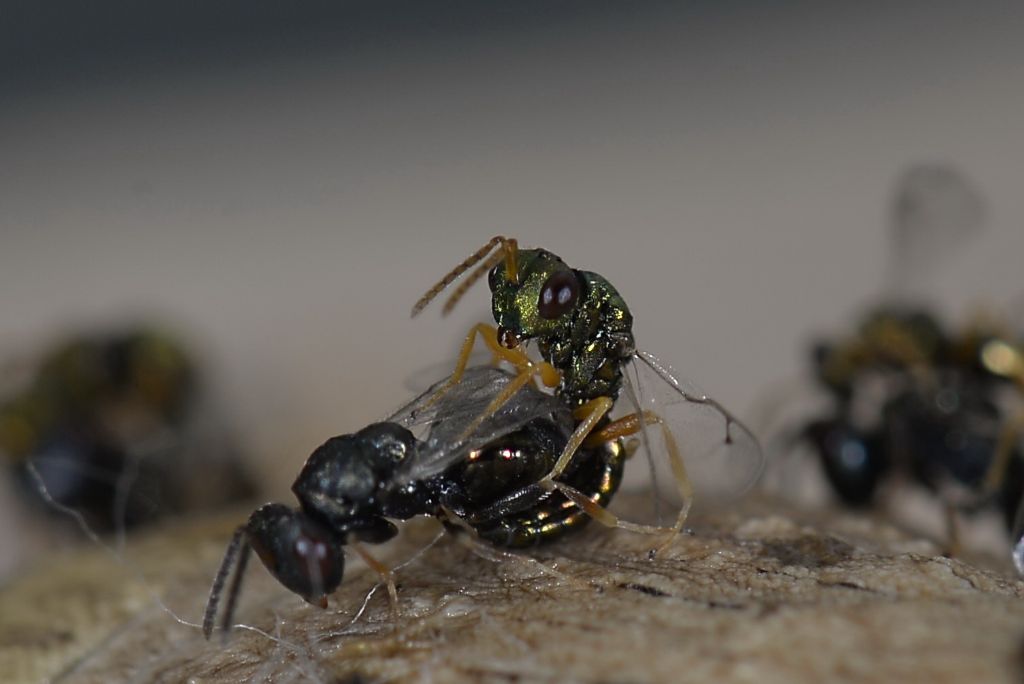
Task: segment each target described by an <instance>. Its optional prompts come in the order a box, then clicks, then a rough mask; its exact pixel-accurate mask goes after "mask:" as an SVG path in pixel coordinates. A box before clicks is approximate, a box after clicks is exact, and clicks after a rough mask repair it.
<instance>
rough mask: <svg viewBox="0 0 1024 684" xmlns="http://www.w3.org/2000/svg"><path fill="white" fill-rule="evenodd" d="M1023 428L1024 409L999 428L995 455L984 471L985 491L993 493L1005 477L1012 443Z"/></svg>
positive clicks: (1011, 451)
mask: <svg viewBox="0 0 1024 684" xmlns="http://www.w3.org/2000/svg"><path fill="white" fill-rule="evenodd" d="M1022 430H1024V410H1021V411H1018V412H1017V414H1016V415H1014V416H1013V418H1011V419H1010V420H1009V421H1007V422H1006V423H1005V424H1004V425H1003V427H1002V428H1001V429H1000V430H999V441H998V442H996V451H995V455H993V456H992V463H990V464H989V466H988V470H987V471H986V472H985V491H987V492H990V493H993V492H996V491H998V490H999V488H1000V487H1001V486H1002V484H1003V479H1004V478H1005V477H1006V468H1007V466H1008V465H1009V464H1010V454H1012V453H1013V444H1014V442H1015V441H1016V440H1017V438H1018V437H1019V436H1020V433H1021V431H1022Z"/></svg>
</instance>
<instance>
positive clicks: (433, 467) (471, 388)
mask: <svg viewBox="0 0 1024 684" xmlns="http://www.w3.org/2000/svg"><path fill="white" fill-rule="evenodd" d="M513 378H515V375H514V374H513V373H511V372H509V371H506V370H504V369H501V368H497V367H494V366H471V367H469V368H467V369H466V372H465V374H464V375H463V377H462V379H461V381H460V382H458V383H457V384H455V385H454V386H452V388H451V389H450V390H448V391H447V392H446V393H445V394H444V395H442V396H441V397H440V398H439V399H437V400H436V401H433V402H431V398H432V397H433V396H434V395H435V394H436V393H437V390H438V389H440V387H441V386H442V385H443V384H444V383H445V382H446V381H447V380H448V378H445V379H443V380H441V381H439V382H437V383H435V384H434V385H433V386H432V387H430V388H429V389H427V390H426V391H425V392H423V393H422V394H420V395H419V396H418V397H416V398H415V399H413V400H412V401H411V402H409V403H408V404H406V405H405V406H403V407H401V408H400V409H398V410H397V411H395V412H394V413H393V414H392V415H391V416H389V417H388V418H387V420H389V421H391V422H395V423H398V424H400V425H402V426H404V427H406V428H408V429H409V430H411V431H412V432H413V433H414V434H416V435H417V437H418V438H419V439H421V440H422V444H421V448H420V449H419V452H418V453H417V455H416V458H414V459H412V460H411V462H410V463H409V464H408V466H407V467H405V468H404V469H403V471H402V472H401V473H399V478H400V479H401V480H402V481H405V482H409V481H412V480H417V479H422V478H426V477H430V476H432V475H436V474H438V473H440V472H442V471H443V470H445V469H446V468H447V467H448V466H450V465H452V464H453V463H455V462H457V461H458V460H459V459H461V458H464V457H465V456H466V454H468V453H469V452H470V451H473V450H475V449H479V448H480V447H482V446H484V445H485V444H487V443H489V442H492V441H494V440H495V439H497V438H499V437H502V436H503V435H507V434H509V433H510V432H514V431H515V430H518V429H519V428H521V427H523V426H524V425H526V424H527V423H529V422H530V421H532V420H535V419H537V418H546V419H551V420H554V421H555V423H556V424H558V425H560V426H562V427H563V430H564V431H565V432H566V435H568V434H569V433H570V432H571V431H572V415H571V413H570V412H569V410H568V408H567V407H565V406H563V405H562V403H561V402H560V401H558V399H557V398H555V397H554V396H552V395H551V394H548V393H546V392H542V391H541V390H538V389H536V388H535V387H533V386H531V385H526V386H525V387H523V388H522V389H520V390H519V391H518V392H516V393H515V394H514V395H512V398H511V399H509V400H508V402H506V403H505V404H504V405H503V406H502V407H501V408H500V409H498V411H496V412H495V413H494V414H492V415H490V416H488V417H486V418H485V419H484V420H483V421H482V422H480V424H479V425H478V426H477V427H476V428H474V429H472V431H471V432H469V434H466V431H467V430H468V429H469V428H472V427H473V424H474V422H476V421H477V420H478V419H479V418H480V416H481V414H483V412H484V411H485V409H486V408H487V406H488V404H489V403H490V402H491V400H492V399H493V398H494V397H495V396H496V395H497V394H499V393H500V392H501V391H502V390H503V389H504V388H505V387H507V386H508V384H509V383H510V382H511V381H512V380H513Z"/></svg>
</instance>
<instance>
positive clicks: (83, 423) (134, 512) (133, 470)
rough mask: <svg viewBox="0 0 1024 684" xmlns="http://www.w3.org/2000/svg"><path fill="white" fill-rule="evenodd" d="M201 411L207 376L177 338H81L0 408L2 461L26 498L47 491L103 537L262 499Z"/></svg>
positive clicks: (47, 360)
mask: <svg viewBox="0 0 1024 684" xmlns="http://www.w3.org/2000/svg"><path fill="white" fill-rule="evenodd" d="M200 399H201V397H200V391H199V383H198V371H197V369H196V367H195V365H194V363H193V361H192V360H191V359H190V357H189V356H188V354H187V353H186V352H185V350H184V349H183V348H182V347H181V346H180V345H179V343H178V342H177V341H176V340H175V339H174V338H172V337H171V336H169V335H166V334H164V333H162V332H159V331H156V330H153V329H148V328H134V329H130V330H126V331H124V332H117V333H111V334H105V335H95V336H84V335H83V336H79V337H75V338H72V339H70V340H68V341H67V342H65V343H63V344H61V345H59V346H58V347H56V348H55V349H54V350H52V351H51V352H50V353H48V354H47V355H46V356H45V357H44V358H43V359H42V360H41V361H40V363H39V365H38V367H37V370H36V371H35V372H34V374H33V375H32V377H31V378H30V379H29V380H28V382H27V383H26V384H25V386H24V387H23V389H22V390H21V391H20V392H18V393H16V394H14V395H13V396H11V397H10V398H8V399H7V400H6V401H5V402H3V403H2V404H0V456H2V458H4V459H5V460H6V461H7V462H8V463H9V464H10V465H11V466H12V467H13V469H14V472H15V474H16V479H18V480H21V481H22V482H24V484H25V486H24V487H23V489H24V491H26V492H33V493H37V492H39V490H40V488H42V489H43V490H44V492H45V495H46V496H49V497H50V498H51V499H52V501H53V502H54V503H56V504H58V505H60V506H66V507H69V508H72V509H75V510H76V511H78V512H79V513H80V514H82V516H83V517H84V518H85V521H86V522H87V523H88V524H89V525H90V526H91V527H95V528H97V529H100V530H111V529H115V528H118V529H123V528H125V527H131V526H134V525H137V524H140V523H143V522H146V521H149V520H152V519H154V518H156V517H158V516H160V515H163V514H166V513H169V512H179V511H183V510H188V509H192V508H196V507H201V506H203V505H210V504H213V503H214V502H218V503H219V502H222V501H224V500H225V499H226V500H231V499H238V498H241V497H243V496H246V495H249V494H251V493H252V486H251V484H250V482H249V480H248V478H247V477H246V475H245V474H244V473H243V472H242V470H241V468H240V466H239V462H238V460H237V458H236V454H235V453H234V450H233V449H232V448H231V447H230V446H229V445H228V444H227V441H226V440H225V438H224V435H223V434H219V433H218V432H217V431H216V430H211V429H210V427H209V426H208V425H206V424H204V420H203V417H201V416H200V415H198V414H200V413H201V412H200V408H201V407H200ZM207 408H208V407H207ZM197 473H200V474H201V475H200V477H201V480H199V481H197V479H198V478H197V477H196V474H197ZM33 499H35V500H36V501H39V502H41V499H39V497H38V496H35V497H33Z"/></svg>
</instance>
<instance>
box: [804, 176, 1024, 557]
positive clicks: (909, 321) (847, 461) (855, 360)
mask: <svg viewBox="0 0 1024 684" xmlns="http://www.w3.org/2000/svg"><path fill="white" fill-rule="evenodd" d="M980 218H981V200H980V199H979V198H978V196H977V194H976V192H975V191H974V190H973V189H972V188H971V187H970V185H969V184H968V183H967V181H966V180H964V179H963V178H962V177H961V176H960V175H959V174H957V173H956V172H955V171H953V170H951V169H949V168H947V167H933V166H924V167H916V168H914V169H912V170H911V171H910V172H909V173H908V174H907V175H906V176H905V177H904V179H903V181H902V183H901V185H900V188H899V191H898V193H897V196H896V202H895V209H894V213H893V235H894V238H895V243H896V245H895V248H894V253H895V254H896V257H897V258H896V260H895V261H894V265H895V266H896V270H895V272H894V274H893V287H892V292H891V294H890V295H889V297H888V299H889V301H888V303H886V304H885V305H883V306H880V307H877V308H875V309H873V310H872V311H870V312H869V313H868V314H867V315H866V316H865V317H864V318H863V319H862V321H861V322H860V325H859V326H858V327H857V329H856V330H855V331H854V332H853V333H852V334H850V335H847V336H845V337H841V338H838V339H833V340H829V341H823V342H819V343H818V344H817V345H816V346H815V349H814V354H813V359H814V364H813V370H814V376H815V378H816V380H817V381H818V384H819V385H820V386H821V387H822V388H824V389H825V390H826V392H827V394H828V395H829V397H830V399H831V401H830V407H829V408H828V410H827V412H826V413H825V415H820V416H818V417H816V418H814V419H812V420H810V421H809V422H808V423H806V424H805V425H804V426H803V427H802V428H801V429H798V430H797V431H796V437H797V438H798V439H801V440H805V441H806V442H807V443H809V444H810V445H811V446H812V447H813V450H814V451H815V453H816V454H817V456H818V457H819V459H820V461H821V463H822V466H823V469H824V472H825V474H826V476H827V478H828V480H829V482H830V483H831V485H832V487H833V489H834V490H835V491H836V493H837V494H838V495H839V497H840V498H841V499H842V500H843V501H844V502H846V503H848V504H850V505H855V506H866V505H868V504H870V503H872V502H873V501H874V499H875V495H876V491H877V490H878V488H879V485H880V484H881V483H882V482H883V481H884V480H885V479H886V478H887V477H889V476H891V475H894V474H902V475H903V476H904V477H908V478H910V479H912V480H914V481H916V482H918V483H920V484H922V485H924V486H925V487H926V488H928V489H929V490H932V491H935V492H939V493H940V500H941V501H942V502H943V503H944V504H945V506H946V509H947V513H948V521H949V522H948V529H949V536H950V542H951V546H952V547H953V548H956V547H957V546H958V545H959V543H958V540H957V538H956V534H955V530H956V526H955V513H956V512H957V511H962V512H973V511H976V510H979V509H984V508H990V507H996V508H998V509H999V510H1000V511H1002V513H1003V515H1004V517H1005V519H1006V521H1007V523H1008V525H1010V526H1011V529H1014V528H1013V525H1014V520H1015V519H1017V518H1018V514H1017V511H1018V510H1021V511H1022V512H1024V508H1021V507H1020V503H1021V495H1022V492H1024V461H1022V460H1021V459H1022V456H1024V450H1022V448H1021V443H1020V432H1021V430H1022V429H1024V413H1022V410H1024V340H1022V339H1021V338H1020V337H1019V336H1016V335H1014V334H1013V333H1012V332H1010V331H1009V330H1008V329H1007V328H1006V327H1005V326H1004V325H1001V324H999V323H996V322H994V321H992V320H983V319H978V320H975V321H973V322H972V323H971V324H969V325H968V326H966V328H964V329H962V330H959V331H957V330H952V329H949V328H947V326H945V325H943V323H942V322H940V320H939V319H938V318H937V316H936V315H935V314H934V312H933V310H932V309H931V308H930V307H927V306H924V305H922V304H920V303H916V304H915V303H912V302H913V299H914V297H920V294H921V293H920V292H915V291H913V288H912V287H911V283H912V281H913V277H914V276H917V277H919V275H920V271H921V269H922V268H923V267H925V266H929V265H931V264H932V263H934V261H935V259H936V258H937V257H938V256H941V249H943V248H948V247H949V246H951V245H955V244H957V243H959V242H961V241H962V239H963V238H964V237H965V236H966V235H968V234H970V233H972V232H974V231H976V230H977V229H978V227H979V225H980ZM1013 534H1014V537H1013V539H1014V554H1013V557H1014V561H1015V563H1016V564H1017V566H1018V569H1019V570H1021V572H1022V573H1024V544H1022V542H1021V537H1022V534H1021V530H1020V525H1019V523H1018V525H1017V527H1016V528H1015V531H1014V533H1013Z"/></svg>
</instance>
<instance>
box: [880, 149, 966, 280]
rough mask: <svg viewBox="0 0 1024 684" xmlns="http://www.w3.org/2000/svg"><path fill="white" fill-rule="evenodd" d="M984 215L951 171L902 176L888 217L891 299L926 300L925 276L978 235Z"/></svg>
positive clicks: (917, 169)
mask: <svg viewBox="0 0 1024 684" xmlns="http://www.w3.org/2000/svg"><path fill="white" fill-rule="evenodd" d="M985 214H986V210H985V201H984V198H983V197H982V195H981V193H980V192H979V190H978V189H977V188H976V187H975V186H974V184H973V183H972V182H971V181H970V180H969V179H968V178H967V177H966V176H965V175H964V174H963V173H961V172H960V171H958V170H957V169H956V168H954V167H952V166H946V165H941V164H921V165H917V166H913V167H911V168H910V169H908V170H907V171H906V172H904V174H903V176H902V177H901V178H900V179H899V181H898V182H897V184H896V188H895V191H894V194H893V199H892V209H891V214H890V235H891V239H892V251H891V254H892V256H891V266H890V283H889V287H890V295H891V296H892V297H893V298H895V299H909V298H915V297H918V296H921V295H925V294H927V293H928V291H929V290H930V288H929V287H928V286H927V285H928V283H927V282H926V281H927V278H928V276H929V275H930V273H931V272H932V271H933V270H934V269H936V268H937V267H938V266H940V265H941V264H942V262H943V260H944V259H946V258H947V257H949V256H950V255H952V254H953V253H954V252H956V251H957V249H958V248H960V247H961V246H962V245H963V244H964V243H965V242H967V241H968V240H969V239H970V238H973V237H975V236H976V235H978V234H979V233H981V232H982V230H983V228H984V225H985Z"/></svg>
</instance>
